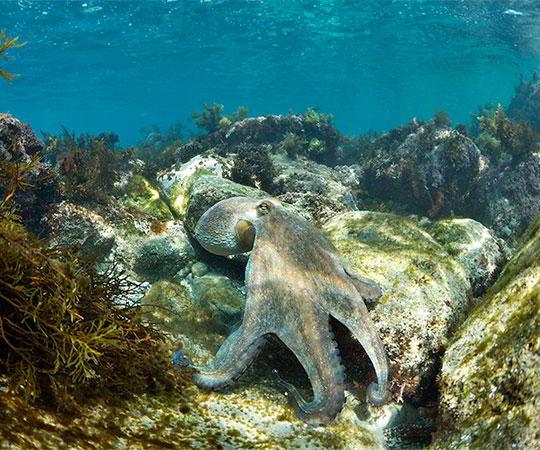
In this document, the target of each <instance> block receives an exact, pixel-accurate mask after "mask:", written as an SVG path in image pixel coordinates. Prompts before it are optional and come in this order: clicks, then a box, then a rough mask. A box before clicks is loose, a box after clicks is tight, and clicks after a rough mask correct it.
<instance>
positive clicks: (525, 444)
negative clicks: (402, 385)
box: [432, 221, 540, 450]
mask: <svg viewBox="0 0 540 450" xmlns="http://www.w3.org/2000/svg"><path fill="white" fill-rule="evenodd" d="M440 392H441V401H440V412H441V416H440V420H439V422H440V428H441V429H440V431H439V436H438V439H437V440H436V442H435V444H434V445H433V447H432V448H433V449H437V450H450V449H452V450H453V449H465V448H475V449H476V448H477V449H499V448H500V449H503V448H504V449H512V448H516V449H532V448H538V444H539V442H540V420H539V416H538V411H539V410H540V222H538V221H537V222H536V224H535V225H534V226H532V227H531V229H530V230H529V232H528V235H527V237H526V240H525V242H524V245H523V246H522V248H521V249H520V250H519V252H518V253H517V254H515V255H514V257H513V258H512V259H511V260H510V261H509V263H508V264H507V266H506V267H505V269H504V271H503V272H502V274H501V277H500V278H499V280H498V281H497V283H496V284H495V285H494V286H493V287H492V288H491V289H490V290H489V291H488V293H487V295H486V296H485V298H484V299H483V301H482V302H481V303H480V304H479V305H478V306H477V307H476V308H475V310H474V311H473V312H472V313H471V315H470V316H469V317H468V318H467V320H466V321H465V323H464V324H463V325H462V326H461V327H460V328H459V330H458V331H457V333H456V335H455V336H454V337H453V339H452V343H451V345H450V346H449V348H448V349H447V351H446V353H445V355H444V358H443V365H442V373H441V378H440Z"/></svg>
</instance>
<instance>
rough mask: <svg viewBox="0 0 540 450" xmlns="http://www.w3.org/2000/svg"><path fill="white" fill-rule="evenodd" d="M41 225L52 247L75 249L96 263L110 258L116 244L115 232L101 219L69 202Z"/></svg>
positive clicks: (58, 206)
mask: <svg viewBox="0 0 540 450" xmlns="http://www.w3.org/2000/svg"><path fill="white" fill-rule="evenodd" d="M42 225H43V226H44V227H45V228H46V229H47V231H48V233H49V236H50V241H51V244H52V245H55V246H59V247H67V248H73V249H76V250H77V251H78V252H80V254H81V255H82V256H84V257H88V258H94V259H96V260H97V261H103V260H104V259H105V258H107V257H108V256H109V255H110V254H111V252H112V250H113V247H114V246H115V244H116V229H115V227H113V226H112V225H111V224H110V223H108V222H107V220H106V219H105V218H104V217H103V216H102V215H100V214H99V213H97V212H96V211H92V210H91V209H89V208H86V207H84V206H80V205H76V204H73V203H70V202H68V201H63V202H61V203H59V204H58V205H57V206H56V207H55V208H53V209H52V210H51V211H50V213H49V214H48V215H47V217H46V218H45V219H44V221H43V224H42Z"/></svg>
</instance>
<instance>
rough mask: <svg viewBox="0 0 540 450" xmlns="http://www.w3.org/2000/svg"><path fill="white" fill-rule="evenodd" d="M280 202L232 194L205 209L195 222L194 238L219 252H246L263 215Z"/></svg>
mask: <svg viewBox="0 0 540 450" xmlns="http://www.w3.org/2000/svg"><path fill="white" fill-rule="evenodd" d="M278 205H280V203H279V201H277V200H275V199H263V200H260V199H259V200H257V199H252V198H247V197H232V198H228V199H226V200H222V201H220V202H218V203H216V204H215V205H214V206H212V207H211V208H210V209H208V210H207V211H206V212H205V213H204V214H203V215H202V216H201V218H200V219H199V221H198V222H197V225H196V226H195V232H194V236H195V239H197V241H198V242H199V243H200V244H201V245H202V246H203V247H204V249H205V250H207V251H209V252H210V253H214V254H216V255H221V256H229V255H237V254H239V253H245V252H249V251H250V250H251V249H252V248H253V243H254V242H255V235H256V233H257V229H258V227H259V226H260V223H261V221H262V219H263V217H265V216H267V215H268V214H270V213H271V211H272V210H273V208H274V207H276V206H278Z"/></svg>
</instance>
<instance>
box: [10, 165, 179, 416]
mask: <svg viewBox="0 0 540 450" xmlns="http://www.w3.org/2000/svg"><path fill="white" fill-rule="evenodd" d="M28 164H29V163H21V162H10V161H6V160H3V161H0V182H1V184H2V185H3V186H4V188H3V192H4V196H3V199H2V200H1V201H0V375H3V376H4V377H5V379H7V380H8V382H9V386H8V387H9V388H10V389H11V391H12V392H13V393H15V394H17V395H20V396H21V397H23V398H25V399H27V400H39V399H42V400H47V402H48V403H49V404H57V405H58V406H63V405H67V404H71V403H72V400H74V399H75V398H77V399H79V400H80V399H81V396H83V397H84V396H85V395H86V393H88V392H92V391H93V392H96V393H97V392H99V393H100V394H102V393H103V392H107V391H108V392H112V393H114V394H115V395H117V394H129V393H133V392H143V391H148V390H153V389H156V388H159V387H170V386H172V384H173V376H172V374H171V372H170V371H169V370H168V369H167V363H166V354H167V353H166V351H165V339H164V336H163V335H161V334H160V333H159V332H158V331H156V330H154V329H153V328H151V327H149V326H147V325H144V324H142V323H141V322H140V321H138V320H137V318H136V317H137V312H138V308H137V306H135V305H134V304H133V302H132V301H131V299H132V298H133V297H134V296H136V294H137V293H138V287H137V285H135V284H133V283H132V282H130V280H129V279H128V278H127V277H126V276H125V275H124V274H123V273H122V271H121V270H119V268H118V267H117V266H115V265H112V266H111V267H110V268H109V270H107V271H105V272H103V273H100V272H98V271H97V269H96V265H95V264H93V263H92V262H91V261H87V260H84V259H81V258H79V257H76V256H74V254H71V253H69V252H67V251H66V250H65V249H61V248H51V247H50V246H48V245H46V243H45V242H43V241H40V240H38V239H37V238H36V237H34V236H33V235H32V234H31V233H30V232H28V230H27V229H26V228H25V227H24V225H23V224H22V222H21V221H20V218H19V217H18V215H17V211H16V209H15V207H14V206H13V204H12V203H13V202H12V201H11V200H12V198H13V194H12V193H13V192H15V189H16V188H17V187H21V186H22V187H28V186H26V184H25V183H27V182H26V180H25V177H24V174H26V173H28V170H29V165H28ZM15 166H16V167H15Z"/></svg>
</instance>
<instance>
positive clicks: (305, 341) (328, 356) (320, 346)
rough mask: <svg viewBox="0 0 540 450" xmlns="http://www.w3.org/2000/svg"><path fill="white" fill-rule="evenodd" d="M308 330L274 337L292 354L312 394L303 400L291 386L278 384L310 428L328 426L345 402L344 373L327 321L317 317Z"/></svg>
mask: <svg viewBox="0 0 540 450" xmlns="http://www.w3.org/2000/svg"><path fill="white" fill-rule="evenodd" d="M317 319H318V320H316V321H312V322H311V325H312V327H311V328H310V329H307V330H306V329H304V330H302V329H295V328H292V327H287V328H286V329H285V330H281V332H279V333H277V336H278V337H279V339H280V340H281V341H282V342H283V343H284V344H285V345H286V346H287V347H288V348H289V349H290V350H291V351H292V352H293V353H294V354H295V356H296V358H297V359H298V361H299V362H300V364H301V365H302V367H303V368H304V370H305V372H306V374H307V376H308V377H309V380H310V382H311V388H312V391H313V398H312V399H311V400H306V399H304V398H303V397H302V395H301V394H300V393H299V392H298V390H297V389H296V388H295V387H294V386H293V385H291V384H289V383H286V382H284V381H283V380H279V381H280V382H281V384H282V386H283V387H284V388H286V389H287V391H288V393H289V394H290V395H291V397H292V398H293V400H294V401H295V402H296V405H295V406H296V409H297V411H298V415H299V416H300V417H301V418H302V419H303V420H305V421H306V422H308V423H310V424H312V425H325V424H328V423H330V422H331V421H332V420H333V419H334V418H335V417H336V415H337V414H338V413H339V412H340V411H341V409H342V408H343V404H344V402H345V393H344V389H345V387H344V380H345V369H344V368H343V366H342V365H341V361H340V357H339V352H338V349H337V345H336V343H335V341H334V339H333V334H332V332H331V331H330V328H329V317H328V315H327V314H320V316H319V317H318V318H317Z"/></svg>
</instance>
